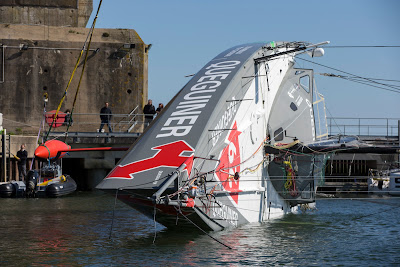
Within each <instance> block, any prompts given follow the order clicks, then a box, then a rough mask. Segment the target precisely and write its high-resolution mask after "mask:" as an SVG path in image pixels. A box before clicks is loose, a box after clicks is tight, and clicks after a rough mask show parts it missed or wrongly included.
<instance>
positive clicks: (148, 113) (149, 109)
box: [143, 99, 156, 127]
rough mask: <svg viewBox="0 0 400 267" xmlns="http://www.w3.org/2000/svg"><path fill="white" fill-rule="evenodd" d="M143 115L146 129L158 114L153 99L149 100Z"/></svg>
mask: <svg viewBox="0 0 400 267" xmlns="http://www.w3.org/2000/svg"><path fill="white" fill-rule="evenodd" d="M143 114H144V124H145V127H147V126H149V124H150V123H151V121H152V120H153V117H154V114H156V109H155V107H154V106H153V101H152V100H151V99H149V101H148V102H147V105H145V106H144V108H143Z"/></svg>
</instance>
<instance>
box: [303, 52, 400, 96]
mask: <svg viewBox="0 0 400 267" xmlns="http://www.w3.org/2000/svg"><path fill="white" fill-rule="evenodd" d="M297 59H300V60H303V61H306V62H309V63H312V64H315V65H318V66H321V67H324V68H328V69H332V70H335V71H339V72H342V73H346V74H348V75H351V76H352V77H353V78H359V79H363V80H366V81H369V82H371V83H373V84H378V85H383V86H386V87H389V88H391V89H389V88H382V87H378V86H375V85H371V84H367V85H368V86H372V87H377V88H379V89H383V90H387V91H392V92H395V93H400V91H397V90H399V89H398V88H397V86H396V85H394V86H393V85H390V84H385V83H381V82H377V81H374V80H372V79H370V78H365V77H361V76H358V75H355V74H352V73H349V72H346V71H343V70H339V69H336V68H333V67H329V66H326V65H324V64H320V63H316V62H313V61H311V60H307V59H305V58H301V57H297ZM326 76H329V77H330V75H326ZM332 77H336V75H333V76H332ZM339 78H341V77H339Z"/></svg>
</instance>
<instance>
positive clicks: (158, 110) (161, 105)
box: [156, 103, 164, 115]
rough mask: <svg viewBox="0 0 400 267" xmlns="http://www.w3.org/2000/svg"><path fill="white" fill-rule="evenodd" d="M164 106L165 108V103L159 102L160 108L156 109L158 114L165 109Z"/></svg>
mask: <svg viewBox="0 0 400 267" xmlns="http://www.w3.org/2000/svg"><path fill="white" fill-rule="evenodd" d="M163 108H164V105H163V103H160V104H158V108H157V109H156V113H157V115H158V114H160V112H161V111H162V110H163Z"/></svg>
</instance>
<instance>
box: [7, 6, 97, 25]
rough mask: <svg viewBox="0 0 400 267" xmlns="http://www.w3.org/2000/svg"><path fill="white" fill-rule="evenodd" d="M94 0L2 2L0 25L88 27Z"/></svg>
mask: <svg viewBox="0 0 400 267" xmlns="http://www.w3.org/2000/svg"><path fill="white" fill-rule="evenodd" d="M92 10H93V0H56V1H55V0H1V2H0V23H10V24H26V25H48V26H70V27H86V24H87V22H88V19H89V17H90V14H91V13H92Z"/></svg>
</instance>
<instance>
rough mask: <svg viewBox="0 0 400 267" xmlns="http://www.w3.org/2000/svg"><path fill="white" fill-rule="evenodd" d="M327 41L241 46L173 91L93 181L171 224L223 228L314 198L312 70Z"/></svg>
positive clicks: (317, 169) (319, 173)
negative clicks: (308, 62) (303, 57)
mask: <svg viewBox="0 0 400 267" xmlns="http://www.w3.org/2000/svg"><path fill="white" fill-rule="evenodd" d="M327 43H329V42H322V43H318V44H310V43H305V42H269V43H250V44H244V45H238V46H235V47H232V48H230V49H227V50H226V51H224V52H222V53H220V54H219V55H217V56H216V57H215V58H213V59H212V60H211V61H210V62H208V63H207V64H206V65H205V66H204V67H203V68H202V69H201V70H200V71H198V72H197V74H195V75H194V76H193V78H192V79H191V80H190V81H189V82H188V83H187V84H186V85H185V86H184V87H183V88H182V89H181V90H180V91H179V92H178V93H177V95H176V96H175V97H174V98H173V99H172V100H171V102H170V103H169V104H168V105H167V106H166V108H164V110H163V112H162V113H161V114H159V116H157V118H156V119H155V120H154V121H153V122H152V124H151V125H150V126H149V127H148V128H147V129H146V131H145V132H144V133H143V134H142V135H141V137H140V138H139V139H138V140H137V141H136V142H135V143H134V144H133V145H132V147H131V148H130V149H129V150H128V152H127V153H126V155H125V156H124V157H123V158H122V159H121V160H120V161H119V162H118V164H117V165H116V166H115V167H114V168H113V169H112V170H111V172H110V173H109V174H108V175H107V176H106V177H105V178H104V179H103V180H102V182H100V184H98V185H97V189H100V190H103V191H106V192H109V193H111V194H113V195H115V196H116V197H117V198H118V199H119V200H121V201H123V202H124V203H126V204H128V205H130V206H131V207H133V208H134V209H136V210H138V211H140V212H142V213H143V214H145V215H146V216H148V217H150V218H152V219H154V220H156V221H157V222H159V223H161V224H162V225H164V226H166V227H168V228H172V227H190V226H192V227H193V226H197V227H201V228H202V229H205V230H214V231H218V230H222V229H224V228H230V227H237V226H239V225H242V224H245V223H251V222H262V221H265V220H268V219H272V218H277V217H280V216H282V215H284V214H287V213H289V212H292V211H294V210H296V209H298V208H299V207H302V206H303V207H304V206H310V205H312V204H313V203H314V202H315V198H316V188H317V186H318V184H319V183H320V181H321V179H323V173H324V163H325V161H326V158H327V155H326V153H303V152H300V151H297V152H296V153H292V152H290V151H289V150H287V148H290V147H293V146H297V147H298V146H299V144H307V143H313V142H316V141H317V136H316V126H315V114H314V104H313V103H314V101H313V92H314V90H313V86H314V75H313V70H312V69H303V68H297V67H295V57H296V56H298V55H299V54H309V55H310V56H313V57H314V56H322V55H323V54H324V51H323V49H322V48H321V46H323V45H325V44H327Z"/></svg>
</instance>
